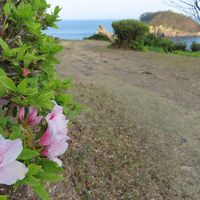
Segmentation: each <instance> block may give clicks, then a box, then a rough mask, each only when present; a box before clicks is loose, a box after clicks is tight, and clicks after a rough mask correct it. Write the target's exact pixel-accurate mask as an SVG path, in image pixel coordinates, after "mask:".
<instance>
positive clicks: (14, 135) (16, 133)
mask: <svg viewBox="0 0 200 200" xmlns="http://www.w3.org/2000/svg"><path fill="white" fill-rule="evenodd" d="M9 138H10V139H11V140H15V139H17V138H20V139H22V140H23V139H25V138H26V135H25V133H23V132H22V131H21V126H15V127H13V129H12V132H11V134H10V136H9Z"/></svg>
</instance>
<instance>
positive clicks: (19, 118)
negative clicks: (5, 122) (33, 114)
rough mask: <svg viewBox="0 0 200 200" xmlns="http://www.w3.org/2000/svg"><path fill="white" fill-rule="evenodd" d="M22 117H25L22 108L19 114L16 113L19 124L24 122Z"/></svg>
mask: <svg viewBox="0 0 200 200" xmlns="http://www.w3.org/2000/svg"><path fill="white" fill-rule="evenodd" d="M24 115H25V109H24V107H20V108H19V113H18V121H19V122H20V123H21V122H23V120H24Z"/></svg>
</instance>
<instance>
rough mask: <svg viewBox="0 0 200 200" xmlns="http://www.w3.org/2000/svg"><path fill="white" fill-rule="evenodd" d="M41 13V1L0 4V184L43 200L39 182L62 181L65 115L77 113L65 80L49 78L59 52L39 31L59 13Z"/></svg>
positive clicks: (43, 7)
mask: <svg viewBox="0 0 200 200" xmlns="http://www.w3.org/2000/svg"><path fill="white" fill-rule="evenodd" d="M47 8H49V5H48V4H47V3H46V1H45V0H21V1H19V0H1V4H0V27H1V28H0V184H5V185H13V187H14V188H15V189H17V188H18V187H19V186H21V185H29V186H31V187H32V188H33V190H34V191H35V192H36V193H37V195H38V196H39V197H40V198H41V199H44V200H47V199H49V197H48V194H47V192H46V191H45V187H44V182H45V181H60V180H62V176H61V174H60V173H62V172H63V168H62V161H61V160H60V159H59V158H58V157H59V156H61V155H63V154H64V153H65V151H66V150H67V147H68V143H67V141H68V139H69V137H68V136H67V130H68V129H67V126H68V122H69V121H68V118H67V117H66V116H68V117H70V116H73V115H75V114H76V113H77V112H78V110H79V106H78V105H77V104H75V103H74V102H73V98H72V96H71V94H70V93H69V89H70V88H71V85H72V84H71V80H70V79H65V80H60V79H59V78H57V75H56V73H55V69H54V66H55V64H58V63H59V61H58V60H57V59H56V57H55V55H56V53H58V52H59V51H60V50H62V47H61V46H60V45H59V44H58V43H57V42H56V41H55V40H54V38H52V37H50V36H46V35H45V34H44V33H43V32H42V30H45V29H47V28H48V27H56V24H55V22H57V21H58V13H59V11H60V8H59V7H56V8H55V10H54V11H53V12H52V13H51V14H48V13H46V9H47Z"/></svg>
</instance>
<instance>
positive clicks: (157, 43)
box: [144, 34, 173, 53]
mask: <svg viewBox="0 0 200 200" xmlns="http://www.w3.org/2000/svg"><path fill="white" fill-rule="evenodd" d="M144 44H145V46H149V47H157V48H161V49H163V51H164V52H166V53H167V52H171V51H172V46H173V42H172V41H170V40H169V39H166V38H161V37H157V36H155V35H154V34H148V35H147V36H146V38H145V43H144Z"/></svg>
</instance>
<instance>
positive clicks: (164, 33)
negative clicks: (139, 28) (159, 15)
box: [149, 25, 200, 37]
mask: <svg viewBox="0 0 200 200" xmlns="http://www.w3.org/2000/svg"><path fill="white" fill-rule="evenodd" d="M149 30H150V32H151V33H153V34H155V35H157V36H159V37H199V36H200V32H189V31H181V30H178V29H173V28H171V27H165V26H163V25H160V26H149Z"/></svg>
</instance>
